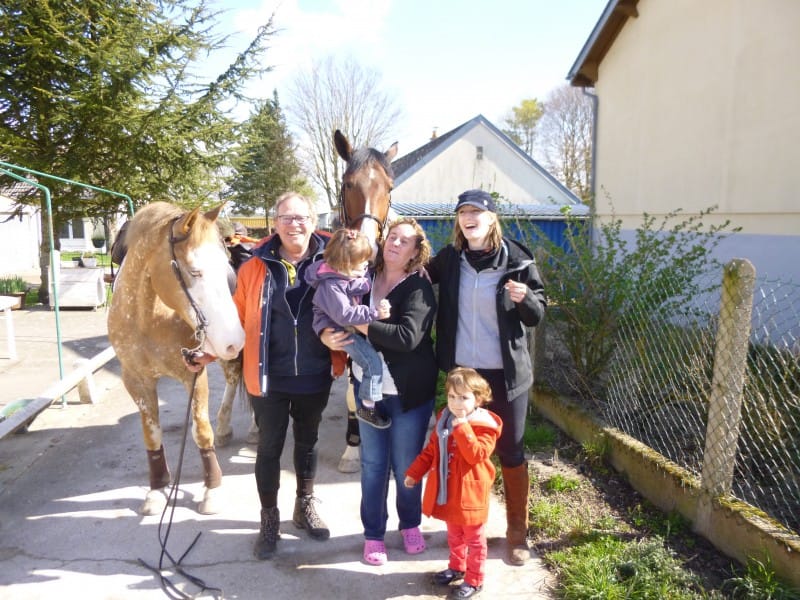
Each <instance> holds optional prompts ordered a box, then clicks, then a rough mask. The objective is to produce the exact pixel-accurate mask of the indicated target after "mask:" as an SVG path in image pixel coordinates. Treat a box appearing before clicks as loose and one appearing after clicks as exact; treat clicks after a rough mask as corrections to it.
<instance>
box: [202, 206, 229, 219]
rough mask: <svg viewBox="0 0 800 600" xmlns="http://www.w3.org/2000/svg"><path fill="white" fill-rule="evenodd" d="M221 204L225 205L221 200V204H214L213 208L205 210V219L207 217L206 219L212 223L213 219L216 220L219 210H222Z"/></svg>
mask: <svg viewBox="0 0 800 600" xmlns="http://www.w3.org/2000/svg"><path fill="white" fill-rule="evenodd" d="M223 206H225V203H224V202H223V203H222V204H220V205H219V206H215V207H214V208H212V209H211V210H209V211H207V212H206V214H205V217H206V219H208V220H209V221H211V222H212V223H213V222H214V221H216V220H217V218H218V217H219V211H221V210H222V207H223Z"/></svg>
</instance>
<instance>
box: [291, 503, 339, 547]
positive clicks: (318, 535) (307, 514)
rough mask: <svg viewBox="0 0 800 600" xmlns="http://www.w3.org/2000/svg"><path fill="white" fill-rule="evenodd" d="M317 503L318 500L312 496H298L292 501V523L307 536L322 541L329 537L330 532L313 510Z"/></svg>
mask: <svg viewBox="0 0 800 600" xmlns="http://www.w3.org/2000/svg"><path fill="white" fill-rule="evenodd" d="M317 502H319V499H317V498H315V497H314V496H298V497H297V499H296V500H295V501H294V515H292V522H293V523H294V524H295V527H298V528H299V529H306V530H308V535H310V536H311V537H312V538H314V539H315V540H320V541H324V540H327V539H328V538H329V537H331V531H330V529H328V526H327V525H325V522H324V521H323V520H322V519H320V517H319V515H318V514H317V510H316V508H314V504H315V503H317Z"/></svg>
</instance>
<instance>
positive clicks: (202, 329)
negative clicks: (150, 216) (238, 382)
mask: <svg viewBox="0 0 800 600" xmlns="http://www.w3.org/2000/svg"><path fill="white" fill-rule="evenodd" d="M178 219H180V216H178V217H175V218H174V219H172V221H170V223H169V250H170V252H171V253H172V260H171V261H170V265H171V266H172V272H173V273H175V277H176V278H177V279H178V283H180V285H181V289H182V290H183V293H184V294H185V295H186V298H187V299H188V300H189V304H190V305H191V307H192V310H194V314H195V317H196V318H197V327H195V330H194V338H195V339H196V340H197V341H198V344H197V347H196V348H192V349H187V348H181V352H182V353H183V354H184V355H186V353H187V352H189V353H192V352H194V351H197V350H200V348H201V347H202V345H203V342H205V340H206V328H207V327H208V319H206V316H205V315H204V314H203V311H202V310H201V309H200V307H199V306H198V305H197V302H195V300H194V298H193V297H192V294H191V293H189V286H187V285H186V280H185V279H184V278H183V273H182V272H181V267H180V265H179V264H178V257H177V256H176V255H175V244H179V243H181V242H185V241H186V240H187V239H189V234H188V233H187V234H186V235H183V236H180V237H178V236H176V235H175V232H174V231H173V228H174V227H175V223H176V222H177V221H178Z"/></svg>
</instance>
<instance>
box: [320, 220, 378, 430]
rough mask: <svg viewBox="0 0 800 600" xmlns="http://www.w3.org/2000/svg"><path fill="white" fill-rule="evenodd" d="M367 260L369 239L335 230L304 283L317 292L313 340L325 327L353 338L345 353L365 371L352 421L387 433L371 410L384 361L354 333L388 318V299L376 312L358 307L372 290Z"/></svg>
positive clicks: (344, 230)
mask: <svg viewBox="0 0 800 600" xmlns="http://www.w3.org/2000/svg"><path fill="white" fill-rule="evenodd" d="M371 256H372V246H371V245H370V242H369V239H368V238H367V236H365V235H364V234H362V233H360V232H358V231H353V230H350V229H339V230H337V231H336V232H334V234H333V236H331V239H330V241H329V242H328V244H327V245H326V246H325V252H324V254H323V259H322V260H321V261H317V262H315V263H314V264H312V265H310V266H309V267H308V269H307V270H306V281H307V282H308V283H309V284H310V285H311V286H312V287H314V288H315V289H316V291H315V293H314V301H313V302H314V323H313V327H314V331H316V332H317V335H319V333H320V332H321V331H322V330H323V329H325V328H327V327H332V328H334V329H338V330H342V329H344V330H347V331H350V332H353V333H354V335H352V336H351V338H352V340H353V343H351V344H348V345H347V346H345V347H344V348H343V350H344V351H345V352H347V354H348V355H349V356H350V358H351V359H352V360H353V362H355V363H356V364H357V365H358V366H360V367H361V369H362V370H363V372H364V376H363V378H362V380H361V386H360V387H359V390H358V396H359V399H360V400H361V404H362V406H359V407H358V408H357V409H356V416H357V417H358V419H359V420H360V421H364V422H365V423H369V424H370V425H372V426H374V427H377V428H379V429H385V428H387V427H389V426H390V425H391V423H392V422H391V420H390V419H387V418H386V417H384V416H383V415H381V414H380V413H379V412H378V411H377V409H376V407H375V403H376V402H380V400H381V399H382V398H383V393H382V390H383V361H381V358H380V356H378V353H377V352H376V351H375V349H374V348H373V347H372V345H371V344H370V343H369V341H368V340H367V339H366V338H365V337H363V336H362V335H360V334H358V333H356V332H355V329H354V327H355V326H356V325H369V324H370V323H372V322H373V321H375V320H380V319H386V318H388V317H389V312H390V309H391V306H390V304H389V302H388V301H387V300H382V301H381V303H380V304H379V305H378V308H377V309H373V308H370V307H369V306H367V305H364V304H361V298H362V296H364V295H365V294H367V293H368V292H369V290H370V287H371V285H370V280H369V278H368V277H367V276H366V273H367V266H368V265H369V259H370V257H371Z"/></svg>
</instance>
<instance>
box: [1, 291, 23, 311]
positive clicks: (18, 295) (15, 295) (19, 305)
mask: <svg viewBox="0 0 800 600" xmlns="http://www.w3.org/2000/svg"><path fill="white" fill-rule="evenodd" d="M25 294H27V292H8V293H5V294H0V296H7V297H9V298H15V299H16V303H15V304H12V305H11V310H19V309H21V308H25Z"/></svg>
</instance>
